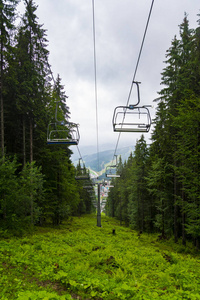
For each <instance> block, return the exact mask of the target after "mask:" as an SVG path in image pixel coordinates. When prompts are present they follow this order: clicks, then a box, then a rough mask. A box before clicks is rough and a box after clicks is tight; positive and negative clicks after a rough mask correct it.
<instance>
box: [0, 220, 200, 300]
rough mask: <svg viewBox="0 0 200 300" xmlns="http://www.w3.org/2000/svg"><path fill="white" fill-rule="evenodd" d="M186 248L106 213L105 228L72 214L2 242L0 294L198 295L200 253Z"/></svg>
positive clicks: (26, 296)
mask: <svg viewBox="0 0 200 300" xmlns="http://www.w3.org/2000/svg"><path fill="white" fill-rule="evenodd" d="M113 229H115V231H116V234H115V235H113V234H112V230H113ZM186 249H187V251H186ZM183 252H189V250H188V248H183V247H182V246H181V245H177V244H174V243H173V242H172V241H162V242H159V241H157V236H156V235H147V234H142V235H141V236H140V237H138V235H137V232H134V231H132V230H130V229H129V228H125V227H121V226H119V223H118V222H117V221H116V220H114V219H110V218H107V217H105V216H102V227H101V228H99V227H97V226H96V217H95V216H94V215H92V216H91V215H90V216H84V217H81V218H73V220H71V222H68V223H66V224H64V225H62V226H61V227H60V228H59V229H53V228H41V229H38V231H37V232H36V233H35V234H34V235H32V236H27V237H24V238H12V239H9V240H8V239H7V240H1V241H0V272H1V276H0V295H1V298H0V299H8V300H10V299H20V300H22V299H23V300H33V299H36V300H38V299H46V300H47V299H52V300H53V299H61V300H62V299H106V300H107V299H113V300H114V299H120V300H121V299H167V300H168V299H170V300H176V299H191V300H193V299H200V259H199V256H198V255H195V254H194V253H193V254H192V252H191V251H190V252H191V253H190V254H188V253H183Z"/></svg>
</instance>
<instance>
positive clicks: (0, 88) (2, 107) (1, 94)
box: [0, 42, 5, 157]
mask: <svg viewBox="0 0 200 300" xmlns="http://www.w3.org/2000/svg"><path fill="white" fill-rule="evenodd" d="M0 51H1V74H0V76H1V79H0V80H1V82H0V97H1V100H0V101H1V155H2V157H4V155H5V148H4V103H3V53H2V51H3V45H2V42H1V49H0Z"/></svg>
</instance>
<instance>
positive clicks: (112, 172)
mask: <svg viewBox="0 0 200 300" xmlns="http://www.w3.org/2000/svg"><path fill="white" fill-rule="evenodd" d="M106 177H108V178H117V177H118V178H119V177H120V175H119V174H116V165H113V166H108V167H106Z"/></svg>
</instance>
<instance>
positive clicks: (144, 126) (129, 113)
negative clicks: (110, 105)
mask: <svg viewBox="0 0 200 300" xmlns="http://www.w3.org/2000/svg"><path fill="white" fill-rule="evenodd" d="M150 127H151V116H150V112H149V109H148V106H147V105H146V106H145V105H144V106H136V105H129V106H117V107H116V108H115V110H114V114H113V130H114V131H117V132H149V130H150Z"/></svg>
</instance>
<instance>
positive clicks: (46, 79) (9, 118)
mask: <svg viewBox="0 0 200 300" xmlns="http://www.w3.org/2000/svg"><path fill="white" fill-rule="evenodd" d="M18 3H19V0H1V1H0V112H1V113H0V128H1V129H0V148H1V159H0V228H1V229H2V230H5V229H15V230H16V231H20V230H21V229H22V228H24V229H25V228H30V227H31V226H32V225H34V224H44V222H49V221H51V222H52V223H53V224H60V223H61V222H62V220H63V219H65V218H67V217H69V216H70V215H77V214H82V213H85V212H87V213H89V212H91V211H92V210H93V205H92V197H91V194H89V193H88V191H87V190H84V189H83V187H84V184H86V183H85V182H77V181H76V180H75V175H76V173H77V169H76V168H75V167H74V166H73V164H72V162H71V159H70V156H71V154H72V151H71V150H70V149H69V147H68V146H67V145H51V146H49V145H47V143H46V141H47V127H48V124H49V122H50V121H52V120H55V111H56V106H57V103H59V105H58V110H57V114H58V115H59V119H60V120H66V119H67V120H68V119H69V118H70V112H69V107H68V106H67V103H66V101H67V95H66V92H65V90H64V86H63V85H62V80H61V78H60V76H59V75H58V76H57V78H56V79H54V76H53V74H52V72H51V68H50V66H49V63H48V56H49V51H48V49H47V44H48V40H47V35H46V30H45V29H43V26H42V25H40V24H38V18H37V14H36V13H37V6H36V4H35V3H34V1H33V0H28V1H27V0H26V1H24V5H25V12H24V14H23V15H22V17H19V16H18V11H17V5H18ZM17 23H18V24H19V25H16V24H17ZM84 168H85V167H84V166H83V169H84ZM88 181H89V182H90V179H88ZM88 181H87V184H88Z"/></svg>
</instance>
